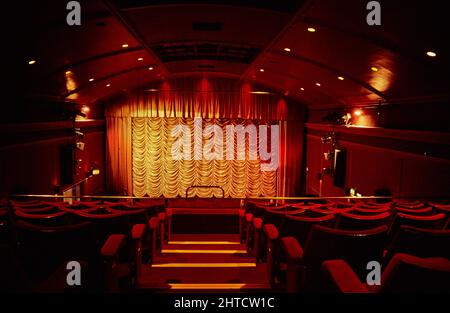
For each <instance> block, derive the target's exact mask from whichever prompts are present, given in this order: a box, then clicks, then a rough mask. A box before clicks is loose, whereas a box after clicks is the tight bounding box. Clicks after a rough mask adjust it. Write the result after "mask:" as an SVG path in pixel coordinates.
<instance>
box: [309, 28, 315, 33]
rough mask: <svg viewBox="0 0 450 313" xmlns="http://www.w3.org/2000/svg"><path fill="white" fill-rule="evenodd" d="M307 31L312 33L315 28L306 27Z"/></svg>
mask: <svg viewBox="0 0 450 313" xmlns="http://www.w3.org/2000/svg"><path fill="white" fill-rule="evenodd" d="M308 31H309V32H310V33H314V32H315V31H316V29H315V28H314V27H308Z"/></svg>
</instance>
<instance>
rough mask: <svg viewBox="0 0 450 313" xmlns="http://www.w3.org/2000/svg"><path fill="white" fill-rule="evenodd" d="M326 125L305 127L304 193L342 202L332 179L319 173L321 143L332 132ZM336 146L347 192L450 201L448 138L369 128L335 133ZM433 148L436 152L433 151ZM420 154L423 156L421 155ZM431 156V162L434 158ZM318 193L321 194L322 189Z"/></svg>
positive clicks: (340, 190)
mask: <svg viewBox="0 0 450 313" xmlns="http://www.w3.org/2000/svg"><path fill="white" fill-rule="evenodd" d="M330 130H331V128H327V127H326V126H324V125H318V124H307V134H308V135H307V137H306V153H307V155H306V168H307V171H306V183H307V186H306V192H307V193H309V194H319V193H320V190H321V193H320V194H321V195H322V196H343V195H345V192H344V189H343V188H338V187H335V186H333V181H332V176H331V175H324V176H323V180H322V186H320V180H319V178H318V173H320V172H322V170H321V169H322V168H323V167H326V165H327V162H326V161H325V160H324V157H323V153H324V152H326V151H328V150H327V146H326V145H324V144H322V141H321V137H322V136H323V135H325V134H327V133H328V131H330ZM336 131H337V134H338V138H339V140H338V146H339V147H340V148H342V149H345V150H346V151H347V162H346V179H345V186H346V187H356V188H357V189H358V190H359V192H360V193H362V194H363V195H365V196H370V195H374V192H375V190H376V189H388V190H390V192H391V193H392V194H393V195H395V196H445V195H447V196H448V195H450V189H449V188H448V186H449V182H450V159H448V158H447V157H446V155H448V154H449V152H450V145H449V143H450V134H447V133H432V132H420V131H411V132H410V131H401V130H386V129H370V128H356V127H355V128H353V127H352V128H346V127H345V126H339V127H337V128H336ZM436 146H437V147H436ZM420 149H422V150H420ZM433 153H434V154H435V156H433ZM320 187H321V189H320Z"/></svg>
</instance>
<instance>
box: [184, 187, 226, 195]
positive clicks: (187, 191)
mask: <svg viewBox="0 0 450 313" xmlns="http://www.w3.org/2000/svg"><path fill="white" fill-rule="evenodd" d="M191 188H209V189H211V188H219V189H220V190H222V198H225V190H223V188H222V187H220V186H203V185H192V186H189V187H188V188H187V189H186V198H187V197H188V193H189V190H190V189H191Z"/></svg>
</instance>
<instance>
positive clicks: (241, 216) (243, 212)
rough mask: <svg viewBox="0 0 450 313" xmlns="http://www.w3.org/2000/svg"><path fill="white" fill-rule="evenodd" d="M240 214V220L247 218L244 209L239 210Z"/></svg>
mask: <svg viewBox="0 0 450 313" xmlns="http://www.w3.org/2000/svg"><path fill="white" fill-rule="evenodd" d="M238 213H239V217H240V218H243V217H244V216H245V210H244V209H239V211H238Z"/></svg>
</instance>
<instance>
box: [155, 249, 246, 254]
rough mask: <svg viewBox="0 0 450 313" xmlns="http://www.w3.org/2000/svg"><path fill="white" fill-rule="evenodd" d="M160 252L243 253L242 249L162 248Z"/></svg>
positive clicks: (244, 251)
mask: <svg viewBox="0 0 450 313" xmlns="http://www.w3.org/2000/svg"><path fill="white" fill-rule="evenodd" d="M161 253H163V254H164V253H190V254H192V253H202V254H237V253H240V254H245V253H247V250H244V249H167V248H166V249H162V250H161Z"/></svg>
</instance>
